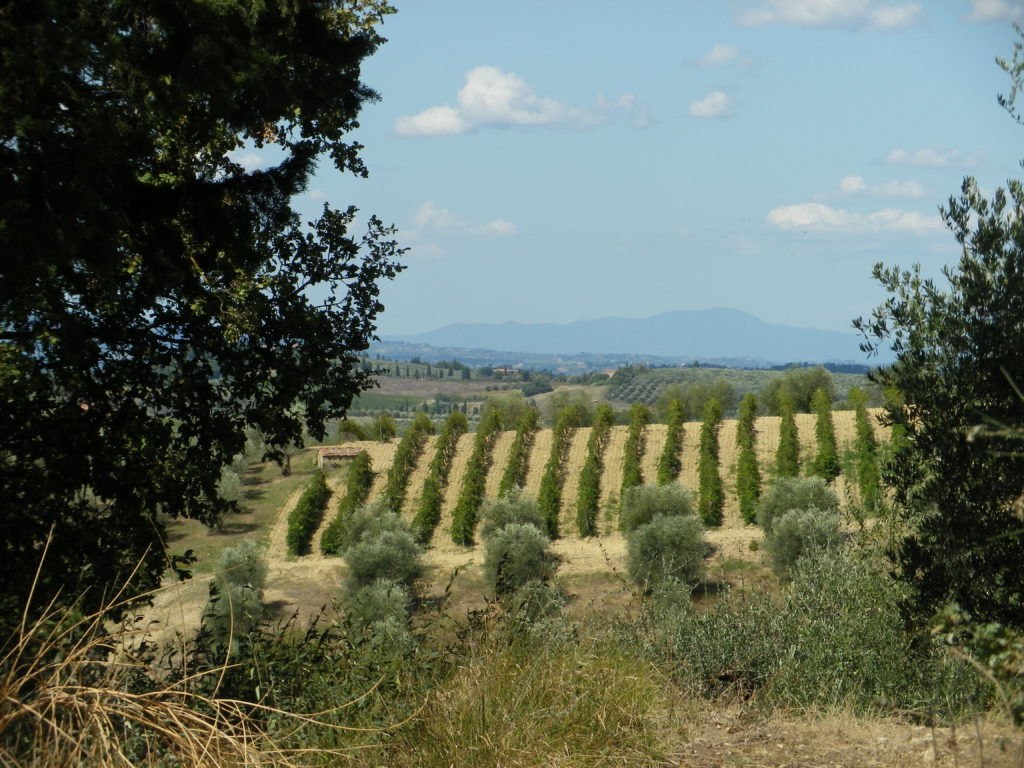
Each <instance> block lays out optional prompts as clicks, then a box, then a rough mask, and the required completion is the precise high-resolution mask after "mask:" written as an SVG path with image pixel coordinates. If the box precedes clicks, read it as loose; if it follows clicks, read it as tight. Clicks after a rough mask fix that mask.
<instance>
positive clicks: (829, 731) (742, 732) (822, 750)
mask: <svg viewBox="0 0 1024 768" xmlns="http://www.w3.org/2000/svg"><path fill="white" fill-rule="evenodd" d="M1021 749H1022V738H1021V733H1020V732H1019V731H1017V732H1014V730H1013V729H1012V728H1011V727H1010V726H1009V725H1007V724H1005V723H998V722H994V721H992V720H990V719H981V720H979V721H977V722H976V723H967V724H965V725H963V726H961V727H959V728H929V727H926V726H914V725H910V724H907V723H905V722H901V721H898V720H886V719H875V720H860V719H857V718H855V717H852V716H851V715H849V714H840V715H834V716H823V717H804V718H801V719H796V718H792V719H785V718H771V719H769V720H760V719H756V718H754V717H752V716H750V715H749V714H747V713H744V712H743V711H742V709H735V710H730V709H728V708H726V709H715V710H712V713H711V715H710V716H709V718H708V720H707V722H706V723H705V725H704V727H703V728H702V730H701V731H700V732H699V735H698V736H697V737H696V738H695V739H693V740H692V741H691V742H690V743H688V744H687V745H686V746H685V747H684V748H683V749H682V750H681V751H680V754H679V755H678V756H677V757H676V759H675V761H674V763H673V764H674V765H677V766H679V768H719V767H720V766H750V768H754V767H755V766H757V767H758V768H761V767H763V768H776V767H777V768H819V767H821V766H835V767H836V768H875V767H878V768H882V767H883V766H884V767H885V768H904V767H906V768H911V767H913V768H921V767H922V766H950V768H974V766H978V768H981V766H984V767H985V768H1010V767H1011V766H1017V767H1019V766H1021V765H1024V753H1022V752H1021Z"/></svg>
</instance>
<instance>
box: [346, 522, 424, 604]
mask: <svg viewBox="0 0 1024 768" xmlns="http://www.w3.org/2000/svg"><path fill="white" fill-rule="evenodd" d="M420 554H421V550H420V547H419V545H418V544H417V543H416V541H415V540H414V539H413V537H412V534H411V533H409V531H403V530H386V531H382V532H380V533H378V534H376V535H373V536H368V537H364V538H363V539H362V540H360V541H359V542H358V543H356V544H353V545H352V546H351V547H349V549H348V551H347V552H346V553H345V561H346V563H347V564H348V582H349V589H350V590H353V591H354V590H355V589H358V588H359V587H362V586H366V585H367V584H372V583H373V582H375V581H376V580H377V579H391V580H393V581H396V582H398V583H400V584H405V585H407V586H411V585H412V583H413V582H414V581H415V580H416V579H417V578H419V575H420V573H421V572H422V570H423V568H422V565H421V564H420Z"/></svg>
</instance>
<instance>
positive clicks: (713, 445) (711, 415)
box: [697, 399, 725, 526]
mask: <svg viewBox="0 0 1024 768" xmlns="http://www.w3.org/2000/svg"><path fill="white" fill-rule="evenodd" d="M721 423H722V407H721V406H720V405H719V404H718V401H717V400H713V399H712V400H708V402H707V404H706V405H705V406H704V420H703V424H701V429H700V458H699V463H698V466H697V473H698V479H699V484H700V495H699V498H698V502H697V512H698V514H699V515H700V518H701V520H702V521H703V522H704V524H705V525H712V526H719V525H721V524H722V515H723V507H724V504H725V493H724V492H723V490H722V478H721V475H719V473H718V428H719V427H720V426H721Z"/></svg>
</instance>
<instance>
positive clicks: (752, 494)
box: [736, 393, 761, 523]
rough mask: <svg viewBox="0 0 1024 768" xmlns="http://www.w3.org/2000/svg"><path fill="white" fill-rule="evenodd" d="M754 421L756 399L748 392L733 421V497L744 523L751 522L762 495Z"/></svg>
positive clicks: (755, 416)
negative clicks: (736, 453)
mask: <svg viewBox="0 0 1024 768" xmlns="http://www.w3.org/2000/svg"><path fill="white" fill-rule="evenodd" d="M756 422H757V398H756V397H755V396H754V395H753V394H751V393H748V394H746V395H744V397H743V400H742V401H741V402H740V413H739V419H738V420H737V421H736V444H737V445H738V446H739V449H740V450H739V453H740V455H739V459H738V460H737V462H736V497H737V499H738V500H739V507H740V517H741V518H742V519H743V522H745V523H753V522H754V520H755V519H756V517H757V501H758V499H759V498H760V497H761V470H760V468H759V467H758V464H757V451H756V447H757V427H756V426H755V425H756Z"/></svg>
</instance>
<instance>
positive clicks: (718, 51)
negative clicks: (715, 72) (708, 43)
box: [697, 43, 740, 67]
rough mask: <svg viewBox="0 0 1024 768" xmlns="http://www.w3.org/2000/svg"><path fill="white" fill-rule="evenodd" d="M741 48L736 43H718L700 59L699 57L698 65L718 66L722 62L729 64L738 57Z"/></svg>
mask: <svg viewBox="0 0 1024 768" xmlns="http://www.w3.org/2000/svg"><path fill="white" fill-rule="evenodd" d="M739 52H740V50H739V48H737V47H736V46H735V45H725V44H723V43H718V44H717V45H715V47H714V48H712V49H711V50H710V51H708V52H707V53H705V54H704V55H703V56H701V57H700V58H699V59H697V66H698V67H717V66H720V65H722V64H728V63H729V62H730V61H732V60H733V59H735V58H736V56H737V54H739Z"/></svg>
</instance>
